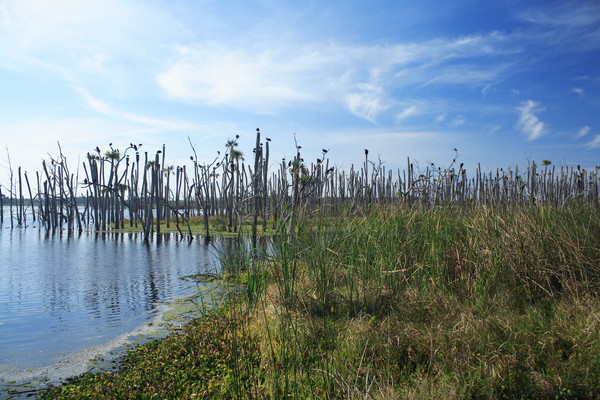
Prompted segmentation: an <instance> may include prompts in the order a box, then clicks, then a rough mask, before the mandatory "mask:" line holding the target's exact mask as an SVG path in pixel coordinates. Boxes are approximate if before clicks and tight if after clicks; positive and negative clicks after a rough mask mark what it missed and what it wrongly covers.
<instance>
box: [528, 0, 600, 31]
mask: <svg viewBox="0 0 600 400" xmlns="http://www.w3.org/2000/svg"><path fill="white" fill-rule="evenodd" d="M520 17H521V19H522V20H525V21H527V22H530V23H533V24H538V25H547V26H557V27H573V28H580V27H586V26H589V25H592V24H595V23H597V22H598V21H600V6H598V4H591V3H590V4H585V5H580V3H578V2H569V1H567V2H564V3H561V4H560V5H559V6H555V7H544V8H537V9H534V10H529V11H527V12H524V13H522V14H521V16H520Z"/></svg>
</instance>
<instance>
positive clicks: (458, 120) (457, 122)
mask: <svg viewBox="0 0 600 400" xmlns="http://www.w3.org/2000/svg"><path fill="white" fill-rule="evenodd" d="M465 122H467V118H466V117H465V116H464V115H461V114H458V115H457V116H456V117H454V119H453V120H452V121H451V122H450V123H449V125H450V126H451V127H452V128H458V127H459V126H461V125H464V124H465Z"/></svg>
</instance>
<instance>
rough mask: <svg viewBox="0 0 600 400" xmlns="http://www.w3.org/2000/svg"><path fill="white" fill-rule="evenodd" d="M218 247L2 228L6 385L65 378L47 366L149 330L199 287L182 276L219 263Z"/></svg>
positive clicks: (0, 350) (0, 352)
mask: <svg viewBox="0 0 600 400" xmlns="http://www.w3.org/2000/svg"><path fill="white" fill-rule="evenodd" d="M218 245H219V243H218V242H216V243H213V244H206V243H204V242H203V241H202V240H198V239H196V240H194V241H193V242H191V243H190V242H188V241H186V240H184V241H179V240H176V237H175V236H174V235H173V236H170V235H166V236H163V237H161V240H160V241H157V239H154V242H151V243H145V242H144V241H143V238H142V236H141V235H139V234H96V233H87V234H85V233H84V234H83V235H81V236H75V237H68V236H67V235H66V234H64V235H60V234H55V235H48V234H46V232H45V231H44V230H38V229H35V228H27V229H8V228H6V227H4V228H3V229H0V392H2V385H3V381H4V384H6V383H7V382H9V381H19V380H23V379H36V378H35V377H34V376H35V375H36V374H35V373H32V371H41V372H39V374H38V375H44V376H45V378H48V379H52V378H54V379H62V378H65V376H61V374H63V375H64V374H65V373H66V372H62V373H55V374H54V375H52V374H50V373H49V371H52V370H54V371H56V370H57V368H56V367H57V366H61V365H64V364H65V363H67V364H68V363H69V362H71V363H73V362H75V363H78V364H81V363H82V362H83V361H85V362H87V360H89V358H90V357H91V356H94V355H97V354H98V353H102V352H103V351H106V350H107V349H109V348H110V347H114V346H116V345H119V344H120V343H121V342H122V341H123V340H122V339H123V338H125V337H130V336H135V335H138V334H141V333H144V332H145V331H147V329H146V328H144V327H145V326H147V325H146V324H148V323H150V322H152V321H154V322H156V319H157V318H159V317H160V312H161V310H163V309H164V304H165V303H167V302H169V301H171V300H173V299H175V298H180V297H184V296H187V295H190V294H193V293H195V292H197V290H198V288H197V286H196V283H195V282H191V281H190V280H185V279H181V278H182V277H185V276H189V275H194V274H199V273H206V272H216V271H217V270H218V265H219V264H218V261H217V259H216V256H215V247H214V246H218ZM66 371H73V370H72V369H66ZM77 372H79V371H77ZM37 378H39V377H37Z"/></svg>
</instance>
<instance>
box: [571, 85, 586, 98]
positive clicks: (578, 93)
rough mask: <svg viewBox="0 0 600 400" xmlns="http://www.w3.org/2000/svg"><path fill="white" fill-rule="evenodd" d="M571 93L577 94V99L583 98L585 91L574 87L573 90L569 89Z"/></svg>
mask: <svg viewBox="0 0 600 400" xmlns="http://www.w3.org/2000/svg"><path fill="white" fill-rule="evenodd" d="M571 92H573V93H577V95H579V97H583V94H584V93H585V90H584V89H583V88H579V87H574V88H572V89H571Z"/></svg>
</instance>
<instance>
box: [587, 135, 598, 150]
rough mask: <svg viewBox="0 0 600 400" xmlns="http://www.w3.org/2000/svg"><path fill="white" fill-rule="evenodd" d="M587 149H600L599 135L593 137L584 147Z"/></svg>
mask: <svg viewBox="0 0 600 400" xmlns="http://www.w3.org/2000/svg"><path fill="white" fill-rule="evenodd" d="M585 146H586V147H587V148H588V149H596V148H598V147H600V135H596V136H594V139H593V140H592V141H590V142H588V143H586V145H585Z"/></svg>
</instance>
